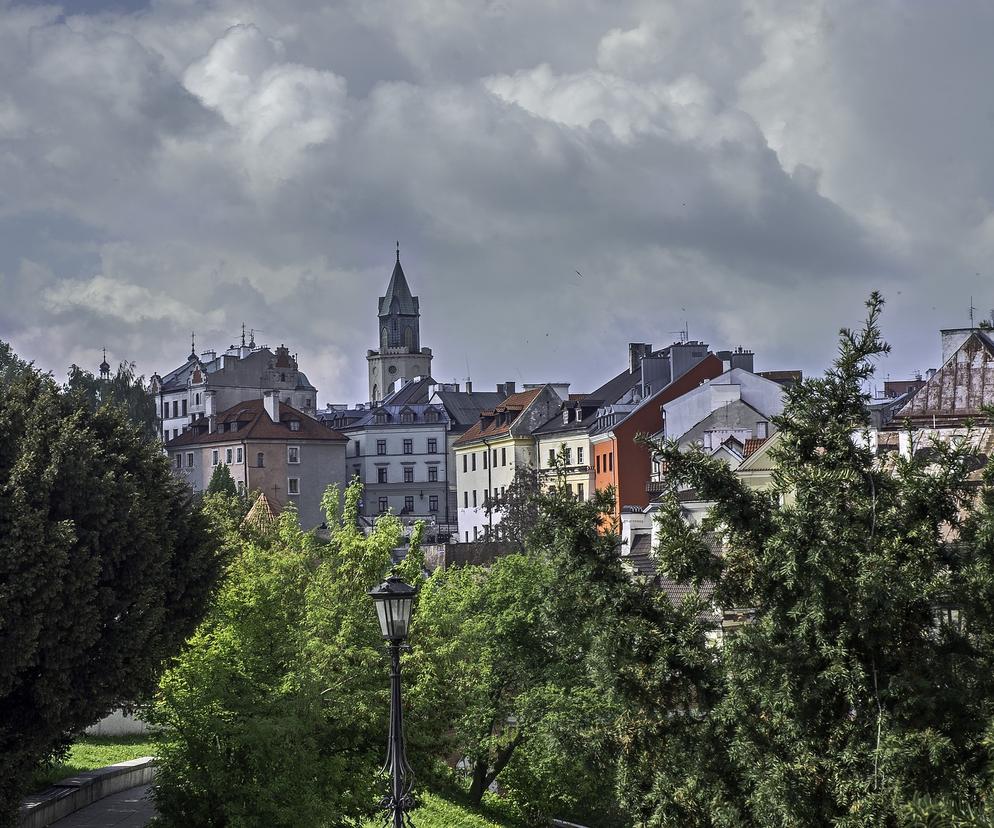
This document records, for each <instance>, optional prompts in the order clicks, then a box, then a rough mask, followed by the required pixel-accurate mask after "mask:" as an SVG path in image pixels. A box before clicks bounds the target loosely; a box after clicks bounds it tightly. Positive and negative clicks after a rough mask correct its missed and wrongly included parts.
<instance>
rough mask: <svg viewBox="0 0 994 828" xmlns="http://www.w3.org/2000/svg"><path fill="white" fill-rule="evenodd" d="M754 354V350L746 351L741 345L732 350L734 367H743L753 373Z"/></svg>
mask: <svg viewBox="0 0 994 828" xmlns="http://www.w3.org/2000/svg"><path fill="white" fill-rule="evenodd" d="M753 356H754V354H753V352H752V351H744V350H743V349H742V346H741V345H740V346H739V347H738V348H736V349H735V350H734V351H733V352H732V367H733V368H742V369H743V370H745V371H749V372H750V373H751V372H752V369H753Z"/></svg>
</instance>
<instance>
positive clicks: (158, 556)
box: [0, 344, 221, 824]
mask: <svg viewBox="0 0 994 828" xmlns="http://www.w3.org/2000/svg"><path fill="white" fill-rule="evenodd" d="M220 565H221V564H220V560H219V544H218V542H217V541H216V540H215V538H214V536H213V535H212V533H211V532H210V531H209V524H208V520H207V518H206V517H205V516H204V515H203V514H202V513H201V512H200V511H199V510H198V509H196V508H194V506H193V504H192V502H191V497H190V493H189V491H188V490H187V489H186V487H185V486H183V485H182V484H180V483H178V482H177V481H175V480H174V479H173V477H172V475H171V474H170V471H169V468H168V465H167V463H166V460H165V458H164V457H163V456H162V454H161V450H160V449H159V447H158V446H157V445H156V444H154V443H152V442H150V441H147V440H146V439H144V437H143V435H142V434H141V433H140V431H139V430H138V429H137V428H136V427H135V426H134V425H133V424H131V423H130V422H128V421H127V420H126V419H125V416H124V414H123V412H122V411H121V410H120V409H119V408H117V407H110V406H99V407H96V408H94V407H92V406H91V405H90V404H89V401H88V400H87V399H85V398H84V397H83V396H81V395H80V394H78V393H76V392H75V391H73V390H66V389H61V388H59V387H58V386H57V385H56V384H55V382H54V381H53V380H52V379H51V378H50V377H47V376H43V375H41V374H39V373H38V372H36V371H35V370H33V369H31V368H30V367H29V366H27V365H25V364H24V363H23V362H21V361H19V360H17V358H16V357H15V356H14V355H13V354H12V353H11V351H10V349H9V347H7V346H5V345H2V344H0V585H2V586H0V824H10V823H11V820H12V819H13V813H14V812H15V811H16V808H17V805H18V803H19V799H20V796H21V794H22V793H23V786H24V784H25V782H26V780H27V779H29V778H30V777H31V775H32V773H33V772H34V770H35V768H36V766H37V764H38V763H39V761H40V760H43V759H45V758H46V757H48V756H50V755H52V754H53V753H55V752H57V751H58V750H59V749H60V748H61V747H63V746H65V745H66V744H67V743H68V741H69V740H70V739H71V738H72V736H74V735H76V734H77V733H78V732H79V731H81V730H82V729H83V728H84V727H86V726H87V725H89V724H91V723H92V722H94V721H96V720H97V719H99V718H100V717H101V716H102V715H104V714H105V713H107V712H109V710H110V709H111V708H113V707H115V706H117V705H119V704H121V703H123V702H131V701H134V700H135V699H136V698H138V697H140V696H141V695H142V694H143V693H144V692H146V691H148V690H149V689H151V687H153V686H154V682H155V679H156V676H157V675H158V673H159V671H160V669H161V665H162V664H163V661H164V660H165V659H166V658H167V657H169V656H171V655H172V654H174V653H175V652H176V651H177V650H178V649H179V647H180V646H181V644H182V642H183V641H184V639H185V638H186V637H187V635H189V634H190V632H191V631H192V630H193V628H194V626H195V625H196V623H197V622H198V621H199V619H200V618H201V617H202V616H203V613H204V611H205V608H206V603H207V599H208V597H209V595H210V593H211V590H212V588H213V586H214V584H215V581H216V578H217V575H218V573H219V570H220Z"/></svg>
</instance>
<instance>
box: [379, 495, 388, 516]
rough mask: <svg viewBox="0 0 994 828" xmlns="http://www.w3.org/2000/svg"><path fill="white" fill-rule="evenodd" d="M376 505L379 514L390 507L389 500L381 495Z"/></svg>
mask: <svg viewBox="0 0 994 828" xmlns="http://www.w3.org/2000/svg"><path fill="white" fill-rule="evenodd" d="M377 505H378V507H379V511H380V514H381V515H382V514H383V513H384V512H385V511H386V510H387V509H389V508H390V501H389V500H387V498H385V497H381V498H380V500H379V503H378V504H377Z"/></svg>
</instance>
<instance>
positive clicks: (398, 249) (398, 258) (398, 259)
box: [397, 241, 400, 264]
mask: <svg viewBox="0 0 994 828" xmlns="http://www.w3.org/2000/svg"><path fill="white" fill-rule="evenodd" d="M397 264H400V242H399V241H398V242H397Z"/></svg>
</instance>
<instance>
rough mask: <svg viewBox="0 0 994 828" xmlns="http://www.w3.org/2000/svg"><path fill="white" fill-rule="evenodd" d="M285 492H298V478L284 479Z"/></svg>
mask: <svg viewBox="0 0 994 828" xmlns="http://www.w3.org/2000/svg"><path fill="white" fill-rule="evenodd" d="M286 493H287V494H292V495H299V494H300V478H299V477H288V478H287V479H286Z"/></svg>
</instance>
